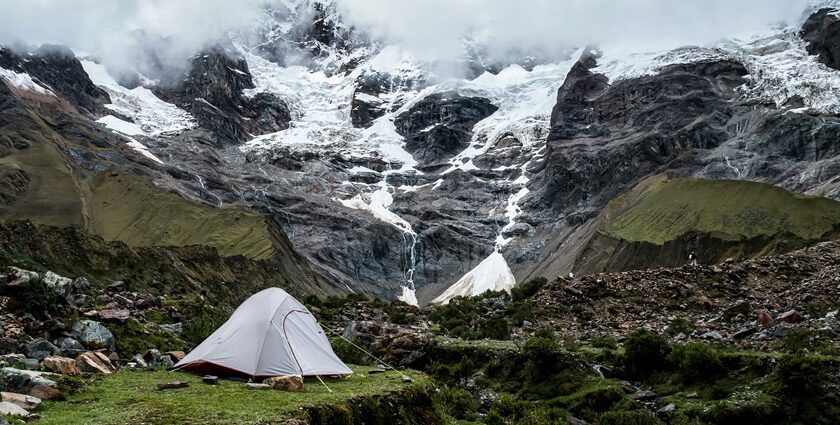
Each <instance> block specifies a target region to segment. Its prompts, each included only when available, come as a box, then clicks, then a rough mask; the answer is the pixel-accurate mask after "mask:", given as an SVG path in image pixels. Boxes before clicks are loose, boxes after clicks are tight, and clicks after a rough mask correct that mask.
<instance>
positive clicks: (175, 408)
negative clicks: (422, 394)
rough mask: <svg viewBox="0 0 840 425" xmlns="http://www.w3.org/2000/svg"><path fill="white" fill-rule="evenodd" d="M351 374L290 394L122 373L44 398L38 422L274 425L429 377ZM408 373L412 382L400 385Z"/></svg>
mask: <svg viewBox="0 0 840 425" xmlns="http://www.w3.org/2000/svg"><path fill="white" fill-rule="evenodd" d="M351 368H352V369H353V371H354V372H356V373H355V374H354V375H351V376H350V377H347V378H341V379H326V380H325V382H326V384H327V385H328V386H329V387H330V389H331V390H332V393H330V392H329V391H327V389H326V388H325V387H324V386H323V385H321V383H319V382H318V381H317V380H316V379H314V378H312V379H307V380H306V384H305V386H306V390H305V391H304V392H302V393H289V392H281V391H273V390H248V389H245V388H244V387H243V383H242V382H237V381H225V380H220V382H219V384H218V385H216V386H210V385H205V384H203V383H202V382H201V377H200V376H197V375H193V374H188V373H182V372H171V373H170V372H165V371H158V372H121V373H117V374H113V375H107V376H102V377H98V378H95V379H93V380H92V381H91V382H90V383H89V384H88V385H87V386H86V387H85V388H84V390H83V391H81V392H80V393H79V394H76V395H72V396H70V397H69V399H68V400H67V401H65V402H45V407H44V408H43V409H42V410H41V411H39V412H38V413H40V414H41V417H42V419H41V420H39V421H37V422H36V423H37V424H38V425H72V424H97V425H122V424H125V425H129V424H131V425H134V424H150V425H164V424H167V425H168V424H172V425H174V424H196V425H198V424H202V425H223V424H224V425H232V424H255V423H257V424H275V423H281V422H282V421H283V419H287V418H292V417H295V416H296V415H299V414H300V409H299V408H300V406H302V405H315V404H321V403H326V404H335V403H341V402H344V401H347V400H348V399H350V398H353V397H360V396H374V395H379V394H384V393H388V392H394V391H399V390H402V389H404V388H406V387H408V386H415V387H426V386H429V385H431V381H430V380H429V378H427V377H426V376H425V375H423V374H422V373H420V372H416V371H400V372H395V371H389V372H387V373H383V374H375V375H369V374H368V373H367V372H368V371H369V370H370V369H371V368H369V367H362V366H351ZM402 375H408V376H410V377H411V378H412V379H413V381H414V382H413V383H411V384H404V383H402V382H401V379H400V378H401V376H402ZM171 381H187V382H189V383H190V386H189V387H187V388H181V389H173V390H165V391H158V390H157V384H160V383H164V382H171Z"/></svg>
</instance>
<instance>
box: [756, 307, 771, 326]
mask: <svg viewBox="0 0 840 425" xmlns="http://www.w3.org/2000/svg"><path fill="white" fill-rule="evenodd" d="M755 313H756V316H757V320H758V323H760V324H761V326H762V327H764V328H769V327H770V326H773V325H774V324H776V321H775V320H773V316H771V315H770V312H769V311H767V310H765V309H761V310H757V311H756V312H755Z"/></svg>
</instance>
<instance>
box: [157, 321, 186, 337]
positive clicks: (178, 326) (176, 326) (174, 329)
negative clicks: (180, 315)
mask: <svg viewBox="0 0 840 425" xmlns="http://www.w3.org/2000/svg"><path fill="white" fill-rule="evenodd" d="M160 328H161V329H163V330H165V331H166V332H169V333H171V334H175V335H180V334H181V330H182V329H184V325H183V324H182V323H180V322H179V323H173V324H168V325H160Z"/></svg>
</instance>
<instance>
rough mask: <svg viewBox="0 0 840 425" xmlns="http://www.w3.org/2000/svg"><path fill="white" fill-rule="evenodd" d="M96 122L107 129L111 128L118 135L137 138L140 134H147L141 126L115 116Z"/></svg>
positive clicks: (108, 116)
mask: <svg viewBox="0 0 840 425" xmlns="http://www.w3.org/2000/svg"><path fill="white" fill-rule="evenodd" d="M96 122H98V123H100V124H104V125H105V127H108V128H110V129H111V130H114V131H116V132H118V133H122V134H125V135H128V136H137V135H139V134H146V132H144V131H143V129H142V128H140V126H138V125H137V124H134V123H130V122H128V121H123V120H121V119H119V118H117V117H115V116H113V115H106V116H104V117H102V118H100V119H98V120H96Z"/></svg>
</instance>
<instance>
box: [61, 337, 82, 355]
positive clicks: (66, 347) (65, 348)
mask: <svg viewBox="0 0 840 425" xmlns="http://www.w3.org/2000/svg"><path fill="white" fill-rule="evenodd" d="M54 343H55V345H56V346H58V348H59V350H61V353H62V354H63V355H65V356H67V357H76V356H78V355H79V354H82V353H84V352H85V351H87V350H85V346H84V345H82V343H81V342H79V341H76V340H75V339H73V338H61V339H57V340H55V341H54Z"/></svg>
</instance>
